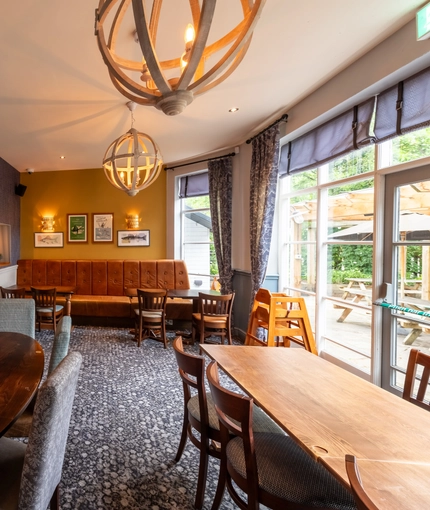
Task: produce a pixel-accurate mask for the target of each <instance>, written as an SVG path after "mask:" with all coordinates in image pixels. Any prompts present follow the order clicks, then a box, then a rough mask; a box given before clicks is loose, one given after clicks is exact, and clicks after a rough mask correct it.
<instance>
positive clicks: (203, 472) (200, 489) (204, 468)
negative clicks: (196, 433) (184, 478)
mask: <svg viewBox="0 0 430 510" xmlns="http://www.w3.org/2000/svg"><path fill="white" fill-rule="evenodd" d="M208 448H209V444H208V440H207V438H206V439H204V440H203V438H202V441H201V443H200V463H199V478H198V481H197V492H196V499H195V502H194V507H195V508H196V509H197V510H200V509H201V508H202V506H203V500H204V497H205V488H206V477H207V474H208V452H207V450H208Z"/></svg>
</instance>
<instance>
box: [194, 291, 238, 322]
mask: <svg viewBox="0 0 430 510" xmlns="http://www.w3.org/2000/svg"><path fill="white" fill-rule="evenodd" d="M233 301H234V292H233V293H231V294H220V295H219V296H217V295H213V294H205V293H204V292H199V310H200V313H201V314H202V318H204V316H210V317H213V316H217V317H225V318H230V317H231V310H232V307H233Z"/></svg>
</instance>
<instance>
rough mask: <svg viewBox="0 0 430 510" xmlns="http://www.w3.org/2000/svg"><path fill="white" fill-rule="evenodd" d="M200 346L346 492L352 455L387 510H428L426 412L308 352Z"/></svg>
mask: <svg viewBox="0 0 430 510" xmlns="http://www.w3.org/2000/svg"><path fill="white" fill-rule="evenodd" d="M201 348H202V350H203V351H204V352H205V353H206V354H208V355H209V356H210V357H211V358H212V359H215V360H216V361H217V362H218V364H219V366H220V367H221V368H222V369H223V370H224V371H225V372H226V373H227V374H228V375H229V376H230V377H231V378H232V379H233V380H234V381H235V382H236V383H237V384H238V385H239V386H240V387H241V388H242V389H243V390H244V391H245V392H246V393H247V394H249V395H250V396H251V397H253V398H254V400H255V401H256V402H257V403H258V404H259V405H260V406H261V407H262V408H263V409H264V410H265V411H266V412H267V413H268V414H269V415H270V416H271V417H272V418H273V419H274V420H275V421H276V422H277V423H278V424H279V425H280V426H281V427H282V428H283V429H284V430H285V431H286V432H287V433H288V434H289V435H290V436H292V437H293V438H294V439H295V440H296V441H297V443H298V444H300V446H301V447H302V448H303V449H304V450H305V451H306V452H307V453H308V454H309V455H311V456H312V457H313V458H315V459H316V460H318V461H319V462H321V463H322V464H324V465H325V466H326V467H327V468H328V469H329V470H330V471H331V472H332V473H333V474H334V475H335V476H336V478H337V479H338V480H340V481H341V482H342V483H344V484H345V485H346V486H348V481H347V476H346V471H345V454H347V453H349V454H353V455H356V456H357V458H358V463H359V467H360V471H361V475H362V480H363V485H364V486H365V488H366V491H367V492H368V494H369V496H370V497H371V498H372V499H373V500H374V502H375V504H376V505H377V506H378V507H379V508H380V509H381V510H382V509H390V510H392V509H394V508H395V509H396V510H397V509H403V508H404V509H408V510H410V509H421V508H428V507H429V505H430V503H429V501H430V482H429V475H430V452H429V450H428V448H427V445H428V444H430V413H429V412H428V411H425V410H423V409H421V408H419V407H417V406H414V405H413V404H411V403H409V402H406V401H405V400H403V399H401V398H399V397H397V396H395V395H393V394H391V393H389V392H388V391H385V390H383V389H381V388H379V387H377V386H375V385H373V384H370V383H369V382H367V381H365V380H363V379H361V378H359V377H357V376H355V375H353V374H351V373H349V372H347V371H346V370H344V369H342V368H340V367H337V366H336V365H334V364H332V363H330V362H328V361H326V360H324V359H322V358H319V357H318V356H315V355H312V354H310V353H309V352H307V351H305V350H304V349H298V348H268V347H255V346H253V347H248V346H234V345H232V346H230V345H222V346H220V345H206V344H205V345H202V346H201Z"/></svg>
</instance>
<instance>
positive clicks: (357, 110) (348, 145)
mask: <svg viewBox="0 0 430 510" xmlns="http://www.w3.org/2000/svg"><path fill="white" fill-rule="evenodd" d="M374 106H375V98H374V97H372V98H370V99H368V100H367V101H364V102H363V103H361V104H359V105H357V106H354V107H353V108H351V109H350V110H348V111H347V112H345V113H343V114H341V115H339V116H337V117H335V118H334V119H332V120H330V121H328V122H326V123H324V124H322V125H321V126H318V127H317V128H315V129H313V130H312V131H309V132H308V133H306V134H304V135H303V136H300V137H299V138H297V139H296V140H293V141H291V142H289V143H287V144H285V145H284V146H283V147H282V149H281V159H280V163H279V176H280V177H284V176H286V175H289V174H294V173H298V172H303V171H305V170H309V169H311V168H316V167H317V166H319V165H321V164H323V163H328V162H329V161H332V160H334V159H336V158H338V157H340V156H342V155H343V154H347V153H348V152H351V151H353V150H356V149H361V148H362V147H365V146H366V145H369V144H371V143H374V141H375V140H374V138H373V137H372V136H371V134H370V123H371V120H372V115H373V111H374Z"/></svg>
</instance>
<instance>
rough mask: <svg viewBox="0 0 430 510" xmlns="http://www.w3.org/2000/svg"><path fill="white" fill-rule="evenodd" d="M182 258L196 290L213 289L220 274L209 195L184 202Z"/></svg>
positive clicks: (192, 285) (182, 209)
mask: <svg viewBox="0 0 430 510" xmlns="http://www.w3.org/2000/svg"><path fill="white" fill-rule="evenodd" d="M180 202H181V239H182V242H181V258H182V259H183V260H185V263H186V264H187V268H188V274H189V276H190V284H191V287H192V288H202V289H209V288H210V286H211V283H212V280H213V277H214V276H216V275H217V274H218V266H217V262H216V256H215V249H214V244H213V234H212V220H211V213H210V203H209V195H203V196H198V197H189V198H182V199H180Z"/></svg>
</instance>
